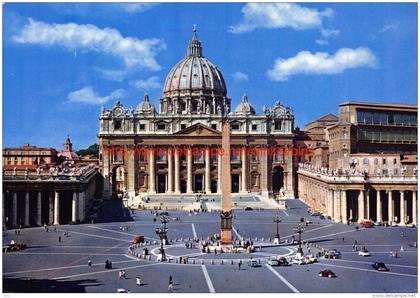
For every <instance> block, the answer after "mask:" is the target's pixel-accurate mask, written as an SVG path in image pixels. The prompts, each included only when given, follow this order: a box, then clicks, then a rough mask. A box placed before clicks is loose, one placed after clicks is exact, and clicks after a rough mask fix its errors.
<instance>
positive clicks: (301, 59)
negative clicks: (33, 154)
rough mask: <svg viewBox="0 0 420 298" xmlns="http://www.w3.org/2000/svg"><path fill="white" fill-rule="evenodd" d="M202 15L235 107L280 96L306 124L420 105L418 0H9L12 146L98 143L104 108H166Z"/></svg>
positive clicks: (206, 39) (6, 47) (6, 68)
mask: <svg viewBox="0 0 420 298" xmlns="http://www.w3.org/2000/svg"><path fill="white" fill-rule="evenodd" d="M193 24H197V28H198V35H199V38H200V40H201V42H202V44H203V47H204V55H205V56H206V57H207V58H209V59H210V60H211V61H212V62H214V63H215V64H216V65H217V66H218V67H219V69H220V70H221V71H222V73H223V75H224V78H225V80H226V84H227V87H228V96H229V97H230V98H231V99H232V108H234V107H235V106H236V105H237V104H238V103H239V101H240V99H241V97H242V95H243V94H244V93H246V94H247V95H248V98H249V100H250V102H251V103H252V104H253V105H254V107H255V108H256V110H257V112H258V113H261V112H262V106H263V105H267V106H272V105H274V102H275V101H276V100H280V101H281V102H282V103H283V104H284V105H286V106H291V107H292V108H293V109H294V112H295V119H296V126H299V127H303V126H304V125H305V124H306V123H308V122H310V121H312V120H314V119H315V118H317V117H319V116H322V115H324V114H326V113H330V112H331V113H337V111H338V106H337V105H338V104H339V103H341V102H344V101H347V100H359V101H371V102H399V103H417V4H416V3H405V4H404V3H397V4H395V3H394V4H384V3H373V4H372V3H353V4H347V3H322V4H317V3H298V4H290V3H289V4H274V3H271V4H264V3H253V4H245V3H229V4H227V3H217V4H205V3H201V4H194V3H184V4H157V5H150V4H136V3H129V4H112V3H102V4H100V3H96V4H95V3H94V4H92V3H91V4H87V3H77V4H74V3H65V4H58V3H44V4H36V3H7V4H5V5H3V146H21V145H22V144H24V143H31V144H34V145H38V146H52V147H56V148H61V147H62V143H63V142H64V139H65V137H66V135H67V134H69V135H70V137H71V138H72V140H73V143H74V147H75V148H76V149H79V148H85V147H87V146H88V145H90V144H92V143H94V142H96V141H97V139H96V134H97V132H98V116H99V111H100V106H101V105H102V104H104V105H105V106H106V107H107V108H109V107H110V106H112V104H113V103H114V102H115V100H117V99H120V100H121V101H122V103H123V105H125V106H127V107H129V106H134V107H135V106H137V104H138V103H139V102H140V101H141V99H142V97H143V94H144V93H145V92H147V93H149V95H150V98H151V99H152V101H153V102H154V103H155V105H156V106H157V104H158V100H159V98H160V97H161V95H162V85H163V83H164V80H165V77H166V75H167V73H168V72H169V71H170V69H171V68H172V66H173V65H174V64H175V63H176V62H178V61H179V60H181V59H182V58H183V57H184V56H185V53H186V48H187V44H188V41H189V39H190V38H191V35H192V26H193Z"/></svg>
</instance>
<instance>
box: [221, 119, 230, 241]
mask: <svg viewBox="0 0 420 298" xmlns="http://www.w3.org/2000/svg"><path fill="white" fill-rule="evenodd" d="M226 118H227V117H224V120H223V126H222V152H221V153H222V181H220V182H221V183H222V210H221V213H220V219H221V227H220V228H221V233H220V238H221V239H220V242H221V245H222V247H223V246H224V247H225V248H228V247H232V196H231V192H232V189H231V169H230V126H229V122H228V121H227V119H226Z"/></svg>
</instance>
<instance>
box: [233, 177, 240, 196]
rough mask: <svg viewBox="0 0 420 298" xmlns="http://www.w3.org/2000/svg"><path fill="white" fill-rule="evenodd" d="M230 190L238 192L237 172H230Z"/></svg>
mask: <svg viewBox="0 0 420 298" xmlns="http://www.w3.org/2000/svg"><path fill="white" fill-rule="evenodd" d="M232 192H233V193H237V192H239V174H232Z"/></svg>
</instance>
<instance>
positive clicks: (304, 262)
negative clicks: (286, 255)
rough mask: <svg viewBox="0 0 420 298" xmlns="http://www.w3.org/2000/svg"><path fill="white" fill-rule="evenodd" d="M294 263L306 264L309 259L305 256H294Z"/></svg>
mask: <svg viewBox="0 0 420 298" xmlns="http://www.w3.org/2000/svg"><path fill="white" fill-rule="evenodd" d="M292 263H293V264H297V265H305V264H307V259H306V258H304V257H301V258H293V259H292Z"/></svg>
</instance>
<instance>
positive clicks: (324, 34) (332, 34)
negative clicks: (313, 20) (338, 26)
mask: <svg viewBox="0 0 420 298" xmlns="http://www.w3.org/2000/svg"><path fill="white" fill-rule="evenodd" d="M321 35H322V37H324V38H330V37H336V36H338V35H340V30H335V29H324V28H322V29H321Z"/></svg>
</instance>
